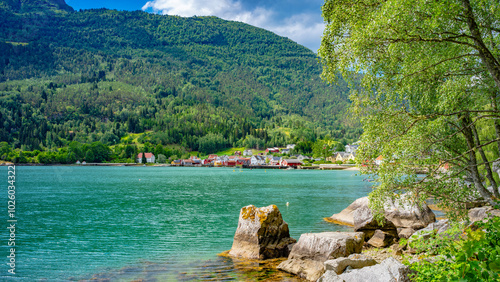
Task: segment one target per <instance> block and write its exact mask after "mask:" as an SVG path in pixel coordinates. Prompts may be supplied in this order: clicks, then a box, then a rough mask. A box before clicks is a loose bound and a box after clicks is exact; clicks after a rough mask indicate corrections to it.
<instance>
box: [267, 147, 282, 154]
mask: <svg viewBox="0 0 500 282" xmlns="http://www.w3.org/2000/svg"><path fill="white" fill-rule="evenodd" d="M279 152H280V149H279V148H278V147H274V148H267V149H266V154H269V153H271V154H272V153H279Z"/></svg>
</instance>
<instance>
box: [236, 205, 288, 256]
mask: <svg viewBox="0 0 500 282" xmlns="http://www.w3.org/2000/svg"><path fill="white" fill-rule="evenodd" d="M295 242H296V240H295V239H293V238H291V237H290V232H289V230H288V224H287V223H286V222H285V221H283V218H282V216H281V213H280V211H279V210H278V207H277V206H275V205H270V206H267V207H262V208H256V207H255V206H253V205H249V206H246V207H243V208H242V209H241V211H240V217H239V221H238V228H237V229H236V233H235V235H234V241H233V246H232V248H231V250H230V251H229V255H230V256H234V257H241V258H247V259H268V258H277V257H286V256H288V254H289V246H288V245H289V244H293V243H295Z"/></svg>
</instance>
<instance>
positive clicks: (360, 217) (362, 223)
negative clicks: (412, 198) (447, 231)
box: [327, 194, 436, 239]
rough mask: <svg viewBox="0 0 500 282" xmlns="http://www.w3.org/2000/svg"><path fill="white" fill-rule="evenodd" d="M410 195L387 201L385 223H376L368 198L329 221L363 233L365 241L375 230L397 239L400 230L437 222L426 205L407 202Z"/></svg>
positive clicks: (416, 228)
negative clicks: (420, 205) (348, 226)
mask: <svg viewBox="0 0 500 282" xmlns="http://www.w3.org/2000/svg"><path fill="white" fill-rule="evenodd" d="M407 197H408V195H407V194H405V195H402V196H401V197H400V199H396V200H394V201H387V202H386V203H385V204H384V217H385V223H383V224H382V223H380V222H378V221H376V220H375V219H374V217H373V213H372V211H371V209H370V207H369V199H368V197H363V198H359V199H357V200H356V201H354V202H353V203H352V204H351V205H349V206H348V207H347V208H346V209H344V210H343V211H341V212H340V213H338V214H334V215H332V216H331V217H329V218H328V219H327V220H328V221H331V222H336V223H340V224H345V225H350V226H353V227H354V230H355V231H363V232H364V233H365V234H366V237H365V239H369V238H371V236H372V235H373V234H374V233H375V230H377V229H380V230H382V231H384V232H387V233H390V234H392V235H395V237H397V236H398V235H397V234H398V232H397V231H398V230H397V229H398V228H399V229H400V230H401V229H404V228H412V229H413V230H419V229H422V228H424V227H426V226H427V225H429V224H430V223H432V222H434V221H436V216H435V215H434V213H433V212H432V210H431V209H430V208H429V207H428V206H427V205H425V204H423V206H422V207H419V206H418V205H416V204H414V205H410V204H408V203H407V201H405V200H406V199H407Z"/></svg>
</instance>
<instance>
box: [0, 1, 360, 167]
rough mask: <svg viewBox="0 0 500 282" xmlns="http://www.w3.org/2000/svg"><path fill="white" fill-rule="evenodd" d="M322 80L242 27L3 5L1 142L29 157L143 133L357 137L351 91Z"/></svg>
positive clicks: (304, 54) (273, 38)
mask: <svg viewBox="0 0 500 282" xmlns="http://www.w3.org/2000/svg"><path fill="white" fill-rule="evenodd" d="M320 73H321V66H320V65H319V63H318V60H317V56H316V55H315V54H314V53H313V52H311V51H310V50H309V49H307V48H305V47H303V46H300V45H298V44H296V43H295V42H293V41H291V40H289V39H287V38H284V37H280V36H277V35H276V34H274V33H271V32H269V31H266V30H263V29H260V28H256V27H253V26H250V25H247V24H244V23H240V22H231V21H225V20H222V19H219V18H216V17H192V18H182V17H176V16H164V15H155V14H149V13H145V12H140V11H135V12H122V11H115V10H107V9H98V10H85V11H79V12H75V11H73V9H72V8H71V7H69V6H67V5H66V4H65V3H64V1H63V0H37V1H25V0H22V1H20V0H18V1H15V0H1V1H0V124H1V125H2V126H1V127H0V141H5V142H8V144H9V145H11V146H12V147H13V148H20V149H22V150H25V151H32V150H41V151H50V150H52V151H54V150H57V148H63V147H67V146H68V145H69V144H70V142H72V141H77V142H78V143H81V144H90V143H92V142H96V141H100V142H102V143H104V144H105V145H108V146H110V145H115V144H116V143H119V142H120V139H122V137H125V136H127V134H130V133H143V132H146V134H143V135H142V136H143V137H142V139H141V140H140V141H141V142H143V143H145V142H149V143H150V144H151V145H157V144H161V145H163V146H165V145H168V144H178V145H181V146H182V147H183V148H185V149H187V150H194V151H198V150H199V151H202V152H207V151H208V150H215V149H221V148H224V147H230V146H236V145H241V146H251V144H255V142H257V144H259V145H261V146H262V145H264V146H281V145H284V144H285V143H291V142H295V143H298V142H314V141H316V139H319V138H323V137H324V136H327V135H329V136H331V137H332V138H335V139H337V140H341V141H342V142H344V143H346V142H351V141H354V140H355V139H357V137H358V136H359V135H360V133H361V130H360V127H359V125H358V124H357V123H356V122H354V121H351V120H349V119H348V116H347V114H346V108H347V106H348V104H349V102H348V98H347V95H348V94H347V93H348V88H347V85H346V84H345V83H340V84H339V85H336V86H331V85H326V84H325V83H324V82H323V81H321V79H320V77H319V75H320ZM281 127H284V128H287V132H286V133H285V132H283V131H280V130H276V129H279V128H281ZM122 143H123V141H122ZM249 144H250V145H249ZM124 156H125V157H128V156H127V154H125V155H124Z"/></svg>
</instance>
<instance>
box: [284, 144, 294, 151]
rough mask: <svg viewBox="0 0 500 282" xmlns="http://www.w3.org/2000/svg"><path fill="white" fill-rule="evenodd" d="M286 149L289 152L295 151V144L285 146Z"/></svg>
mask: <svg viewBox="0 0 500 282" xmlns="http://www.w3.org/2000/svg"><path fill="white" fill-rule="evenodd" d="M286 148H287V149H290V150H293V149H295V144H287V145H286Z"/></svg>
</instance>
